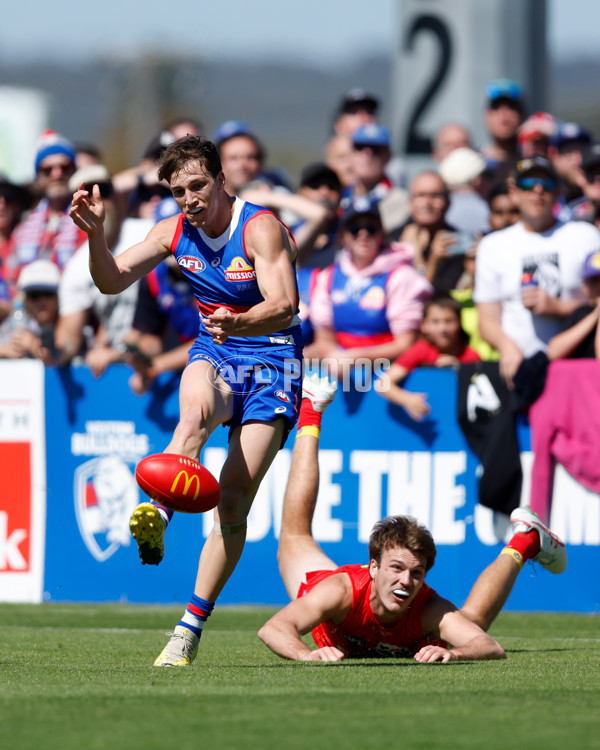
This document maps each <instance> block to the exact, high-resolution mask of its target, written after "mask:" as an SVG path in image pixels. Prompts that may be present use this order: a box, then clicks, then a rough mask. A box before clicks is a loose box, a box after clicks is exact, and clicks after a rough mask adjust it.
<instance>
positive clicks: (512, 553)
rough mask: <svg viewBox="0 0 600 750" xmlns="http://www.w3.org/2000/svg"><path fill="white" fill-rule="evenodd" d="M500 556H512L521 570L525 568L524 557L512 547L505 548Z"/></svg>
mask: <svg viewBox="0 0 600 750" xmlns="http://www.w3.org/2000/svg"><path fill="white" fill-rule="evenodd" d="M500 554H501V555H510V556H511V557H512V559H513V560H514V561H515V562H516V563H517V565H518V566H519V570H521V568H522V567H523V556H522V555H521V553H520V552H519V551H518V550H516V549H513V548H512V547H505V548H504V549H503V550H502V552H501V553H500Z"/></svg>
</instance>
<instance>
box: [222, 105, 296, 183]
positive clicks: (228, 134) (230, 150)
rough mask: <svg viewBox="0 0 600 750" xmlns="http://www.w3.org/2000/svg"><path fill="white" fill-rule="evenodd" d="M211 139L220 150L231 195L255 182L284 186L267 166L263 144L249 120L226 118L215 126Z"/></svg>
mask: <svg viewBox="0 0 600 750" xmlns="http://www.w3.org/2000/svg"><path fill="white" fill-rule="evenodd" d="M212 141H213V143H214V144H215V146H216V147H217V148H218V150H219V155H220V157H221V165H222V167H223V174H224V175H225V183H226V188H227V191H228V193H229V194H230V195H240V194H241V193H242V192H243V190H245V189H246V188H251V187H257V185H258V184H260V185H261V186H262V187H268V188H273V187H276V188H284V189H287V188H286V186H285V185H284V184H283V180H282V179H281V178H280V176H279V175H277V174H275V173H274V172H271V171H267V170H266V168H265V162H266V151H265V148H264V146H263V144H262V143H261V141H260V140H259V138H258V136H257V135H256V134H255V133H254V132H253V131H252V130H251V128H250V126H249V125H248V123H246V122H243V121H242V120H227V122H224V123H222V124H221V125H219V127H218V128H217V129H216V130H215V132H214V134H213V137H212Z"/></svg>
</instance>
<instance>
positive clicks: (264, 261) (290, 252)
mask: <svg viewBox="0 0 600 750" xmlns="http://www.w3.org/2000/svg"><path fill="white" fill-rule="evenodd" d="M245 243H246V251H247V253H248V257H249V259H250V260H251V261H252V262H253V264H254V268H255V270H256V280H257V283H258V287H259V289H260V292H261V294H262V296H263V297H264V302H261V303H259V304H258V305H255V306H254V307H252V308H250V309H249V310H248V311H247V312H243V313H238V314H237V315H234V314H233V313H231V312H230V311H229V310H226V309H225V308H219V309H218V310H216V311H215V312H214V313H213V314H212V315H210V316H208V317H206V318H203V324H204V326H205V327H206V330H207V331H208V333H210V334H212V336H213V338H214V339H215V341H217V343H223V342H224V341H225V340H226V339H227V337H228V336H261V335H264V334H268V333H274V332H275V331H279V330H281V329H282V328H287V327H288V326H290V325H291V323H292V320H293V318H294V314H295V311H296V282H295V277H294V270H293V266H292V260H293V259H294V257H295V253H296V249H295V247H294V246H293V243H292V241H291V239H290V236H289V233H288V232H287V230H286V229H285V227H283V226H282V225H281V223H280V222H279V221H278V220H277V219H276V218H275V217H274V216H271V215H269V214H263V215H261V216H257V217H256V218H255V219H253V220H252V221H250V222H249V223H248V225H247V228H246V235H245Z"/></svg>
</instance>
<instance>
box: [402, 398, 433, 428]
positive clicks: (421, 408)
mask: <svg viewBox="0 0 600 750" xmlns="http://www.w3.org/2000/svg"><path fill="white" fill-rule="evenodd" d="M404 408H405V409H406V411H407V413H408V416H409V417H410V418H411V419H414V421H415V422H422V421H423V419H424V418H425V417H427V416H428V415H429V414H430V413H431V406H429V404H428V403H427V394H426V393H412V392H411V393H408V394H407V396H406V403H405V404H404Z"/></svg>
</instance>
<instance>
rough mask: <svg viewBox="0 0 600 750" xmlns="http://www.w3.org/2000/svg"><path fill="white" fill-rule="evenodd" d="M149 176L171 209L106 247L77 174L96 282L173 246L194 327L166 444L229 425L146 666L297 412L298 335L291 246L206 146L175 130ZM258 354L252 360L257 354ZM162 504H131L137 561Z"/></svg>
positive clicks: (93, 200) (182, 647)
mask: <svg viewBox="0 0 600 750" xmlns="http://www.w3.org/2000/svg"><path fill="white" fill-rule="evenodd" d="M159 177H160V178H161V179H163V180H166V181H167V182H168V183H169V185H170V187H171V191H172V193H173V197H174V198H175V200H176V201H177V204H178V206H179V208H180V210H181V215H179V216H174V217H171V218H168V219H165V220H163V221H160V222H159V223H158V224H157V225H156V226H155V227H154V228H153V229H152V230H151V231H150V233H149V234H148V236H147V238H146V239H145V240H144V241H143V242H140V243H139V244H137V245H134V246H133V247H131V248H129V250H127V251H126V252H124V253H123V254H121V255H119V256H118V257H117V258H113V256H112V255H111V253H110V252H109V250H108V247H107V245H106V239H105V236H104V229H103V222H104V207H103V204H102V200H101V198H100V192H99V190H98V187H97V186H94V189H93V192H92V194H90V193H89V192H88V191H86V190H85V189H84V186H83V185H82V186H80V189H79V190H78V191H77V192H76V193H75V194H74V196H73V201H72V208H71V212H70V213H71V216H72V218H73V220H74V221H75V223H76V224H77V225H78V226H79V227H81V228H82V229H84V230H85V231H86V232H87V234H88V236H89V246H90V269H91V272H92V276H93V278H94V281H95V283H96V285H97V286H98V288H99V289H100V291H102V292H104V293H105V294H117V293H119V292H121V291H122V290H123V289H125V288H126V287H128V286H129V285H130V284H132V283H133V282H134V281H136V280H137V279H139V278H141V277H142V276H144V275H145V274H147V273H149V272H150V271H151V270H152V269H153V268H155V267H156V266H157V265H158V264H159V263H160V262H161V261H163V260H164V259H165V258H167V257H169V256H170V255H174V256H175V259H176V260H177V262H178V264H179V266H180V268H181V269H182V271H183V273H184V274H185V276H186V277H187V279H188V280H189V282H190V284H191V286H192V289H193V291H194V293H195V295H196V297H197V299H198V306H199V308H200V323H201V324H200V332H199V335H198V338H197V340H196V342H195V344H194V345H193V346H192V348H191V350H190V353H189V360H188V364H187V367H186V369H185V371H184V373H183V376H182V378H181V386H180V411H181V414H180V420H179V424H178V425H177V427H176V429H175V432H174V433H173V437H172V439H171V442H170V443H169V445H168V446H167V447H166V448H165V452H166V453H176V454H180V455H183V456H187V457H188V458H192V459H195V460H197V459H198V457H199V455H200V451H201V449H202V447H203V446H204V444H205V443H206V441H207V439H208V437H209V435H210V434H211V432H212V431H213V430H214V429H215V428H216V427H217V426H218V425H221V424H223V425H229V426H230V438H229V451H228V456H227V460H226V461H225V465H224V467H223V470H222V472H221V476H220V485H221V500H220V503H219V505H218V507H217V509H216V510H215V525H214V528H213V530H212V532H211V534H210V535H209V537H208V539H207V540H206V543H205V544H204V547H203V549H202V553H201V555H200V562H199V566H198V575H197V579H196V586H195V590H194V595H193V597H192V599H191V601H190V604H189V606H188V608H187V609H186V611H185V613H184V615H183V617H182V619H181V621H180V623H179V624H178V625H177V627H175V631H174V633H173V635H172V637H171V639H170V641H169V643H168V644H167V646H166V647H165V649H164V650H163V652H162V653H161V654H160V656H159V657H158V658H157V660H156V661H155V665H156V666H185V665H188V664H190V663H191V662H192V660H193V659H194V657H195V655H196V651H197V647H198V641H199V638H200V635H201V632H202V627H203V625H204V622H205V621H206V618H207V617H208V615H209V614H210V613H211V611H212V609H213V607H214V603H215V601H216V599H217V597H218V595H219V593H220V592H221V590H222V588H223V586H224V585H225V583H226V582H227V580H228V579H229V577H230V576H231V574H232V572H233V570H234V569H235V566H236V564H237V562H238V560H239V558H240V555H241V553H242V549H243V547H244V542H245V538H246V518H247V515H248V512H249V511H250V507H251V505H252V501H253V499H254V496H255V494H256V491H257V489H258V487H259V484H260V482H261V480H262V478H263V476H264V475H265V473H266V471H267V469H268V467H269V465H270V464H271V462H272V460H273V458H274V456H275V455H276V453H277V451H278V450H279V449H280V448H281V446H282V445H283V443H284V441H285V439H286V436H287V434H288V432H289V430H290V429H291V428H292V427H293V425H294V423H295V420H296V414H297V400H298V392H299V388H300V384H301V361H302V336H301V332H300V323H299V320H298V317H297V299H298V296H297V289H296V281H295V273H294V261H295V257H296V247H295V245H294V242H293V238H292V237H291V235H290V233H289V231H288V230H287V228H286V227H284V226H283V225H282V224H281V222H280V221H279V220H278V219H277V218H276V216H275V215H274V214H272V213H271V212H269V211H266V210H265V209H263V208H261V207H259V206H254V205H252V204H249V203H246V202H245V201H243V200H240V199H239V198H235V197H232V196H230V195H229V194H228V193H227V192H226V191H225V188H224V185H225V177H224V175H223V171H222V169H221V161H220V159H219V154H218V152H217V149H216V148H215V146H214V145H213V144H212V143H211V142H210V141H209V140H207V139H206V138H201V137H196V136H186V137H185V138H181V139H179V140H178V141H176V142H175V143H173V144H172V145H171V146H169V147H168V148H167V149H166V151H165V153H164V155H163V157H162V159H161V166H160V169H159ZM257 363H259V364H257ZM171 516H172V511H169V510H168V509H167V508H165V507H162V506H159V505H157V504H156V503H150V502H149V503H143V504H142V505H140V506H138V508H137V509H136V511H134V514H133V516H132V519H131V523H130V526H131V529H132V533H133V535H134V537H135V538H136V541H137V543H138V548H139V552H140V557H141V559H142V562H143V563H149V564H154V565H157V564H158V563H159V562H160V561H161V559H162V556H163V553H164V543H163V536H164V531H165V528H166V526H167V525H168V523H169V521H170V520H171Z"/></svg>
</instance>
